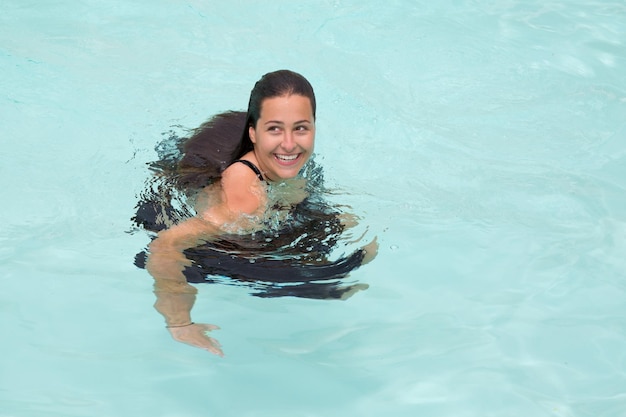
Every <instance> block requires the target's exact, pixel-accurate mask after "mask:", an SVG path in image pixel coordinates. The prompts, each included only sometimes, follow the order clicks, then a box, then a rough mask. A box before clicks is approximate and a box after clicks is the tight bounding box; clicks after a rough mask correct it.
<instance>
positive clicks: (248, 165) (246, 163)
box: [231, 159, 265, 181]
mask: <svg viewBox="0 0 626 417" xmlns="http://www.w3.org/2000/svg"><path fill="white" fill-rule="evenodd" d="M235 162H241V163H242V164H244V165H246V166H247V167H248V168H250V169H251V170H253V171H254V173H255V174H256V176H257V177H258V178H259V180H261V181H265V178H263V174H261V171H260V170H259V168H257V167H256V165H254V164H253V163H252V162H250V161H246V160H245V159H237V160H236V161H233V164H234V163H235ZM231 165H232V164H231Z"/></svg>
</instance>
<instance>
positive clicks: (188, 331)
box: [168, 323, 224, 356]
mask: <svg viewBox="0 0 626 417" xmlns="http://www.w3.org/2000/svg"><path fill="white" fill-rule="evenodd" d="M217 329H219V327H218V326H216V325H214V324H202V323H193V324H190V325H189V326H184V327H170V328H168V330H169V331H170V334H171V335H172V337H173V338H174V340H177V341H179V342H182V343H185V344H188V345H191V346H194V347H197V348H200V349H204V350H207V351H209V352H211V353H213V354H215V355H218V356H224V352H222V345H220V342H218V341H217V340H216V339H213V338H212V337H210V336H209V335H208V333H209V332H210V331H211V330H217Z"/></svg>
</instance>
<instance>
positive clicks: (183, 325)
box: [165, 321, 195, 329]
mask: <svg viewBox="0 0 626 417" xmlns="http://www.w3.org/2000/svg"><path fill="white" fill-rule="evenodd" d="M192 324H195V323H194V322H193V321H190V322H187V323H168V324H167V325H166V326H165V327H166V328H168V329H173V328H176V327H187V326H191V325H192Z"/></svg>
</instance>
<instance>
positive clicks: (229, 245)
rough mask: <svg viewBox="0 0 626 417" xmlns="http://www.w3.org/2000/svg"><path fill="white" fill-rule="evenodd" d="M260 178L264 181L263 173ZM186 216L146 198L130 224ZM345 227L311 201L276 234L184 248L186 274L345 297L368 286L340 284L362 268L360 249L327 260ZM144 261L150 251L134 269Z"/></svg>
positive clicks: (159, 225)
mask: <svg viewBox="0 0 626 417" xmlns="http://www.w3.org/2000/svg"><path fill="white" fill-rule="evenodd" d="M246 162H247V161H246ZM255 168H256V167H255ZM251 169H252V168H251ZM258 176H259V177H260V179H261V180H262V179H263V177H262V176H261V175H260V172H259V174H258ZM144 197H146V196H144ZM183 217H185V213H181V212H180V211H179V210H175V209H174V208H173V207H172V206H171V204H169V203H166V202H163V201H159V199H158V198H148V199H144V200H142V201H140V202H139V203H138V205H137V213H136V215H135V217H133V219H132V220H133V221H134V223H135V224H136V225H138V226H140V227H142V228H144V229H146V230H149V231H153V232H158V231H160V230H163V229H165V228H167V227H169V226H170V225H171V224H173V223H176V222H177V221H178V220H180V219H181V218H183ZM343 228H344V226H343V225H342V224H341V222H340V220H339V218H338V213H337V212H336V211H334V210H333V209H332V208H330V207H328V206H327V205H326V204H323V203H321V202H319V201H315V200H314V199H310V198H307V199H305V200H304V201H303V202H301V203H300V204H298V205H296V206H295V207H294V208H293V209H292V211H291V212H290V218H289V221H288V222H285V224H284V225H283V226H282V227H281V228H279V229H278V230H274V231H268V232H262V233H260V232H256V233H254V234H250V235H224V236H221V237H220V239H218V240H217V241H212V242H210V243H207V244H204V245H201V246H198V247H195V248H190V249H187V250H185V251H184V254H185V255H186V257H187V258H188V259H190V260H191V261H193V265H192V266H190V267H187V268H185V270H184V271H183V273H184V275H185V277H186V278H187V281H188V282H190V283H203V282H207V283H217V282H219V283H227V284H232V285H245V286H247V287H249V288H251V289H252V290H253V291H254V292H253V293H252V295H254V296H257V297H284V296H292V297H302V298H313V299H340V298H346V297H348V296H349V295H351V294H352V293H353V292H354V291H356V290H358V289H362V288H366V287H367V286H366V285H364V284H354V285H345V284H344V285H342V284H343V283H342V282H341V280H342V279H343V278H345V277H346V276H347V275H348V274H349V273H350V271H352V270H354V269H356V268H358V267H359V266H360V265H361V263H362V261H363V257H364V255H365V252H364V251H363V250H362V249H359V250H356V251H354V252H353V253H351V254H350V255H348V256H342V257H340V258H339V259H336V260H332V261H331V260H329V259H328V256H329V255H330V253H331V251H332V250H333V248H334V247H335V246H336V244H337V240H338V239H339V237H340V234H341V232H342V231H343ZM146 258H147V254H146V252H145V251H144V252H140V253H139V254H137V255H136V256H135V265H136V266H138V267H140V268H144V267H145V262H146ZM224 277H228V278H230V279H228V280H225V279H224Z"/></svg>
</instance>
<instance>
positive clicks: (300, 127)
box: [295, 125, 309, 132]
mask: <svg viewBox="0 0 626 417" xmlns="http://www.w3.org/2000/svg"><path fill="white" fill-rule="evenodd" d="M295 130H296V131H297V132H306V131H308V130H309V128H308V126H304V125H301V126H296V129H295Z"/></svg>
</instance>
